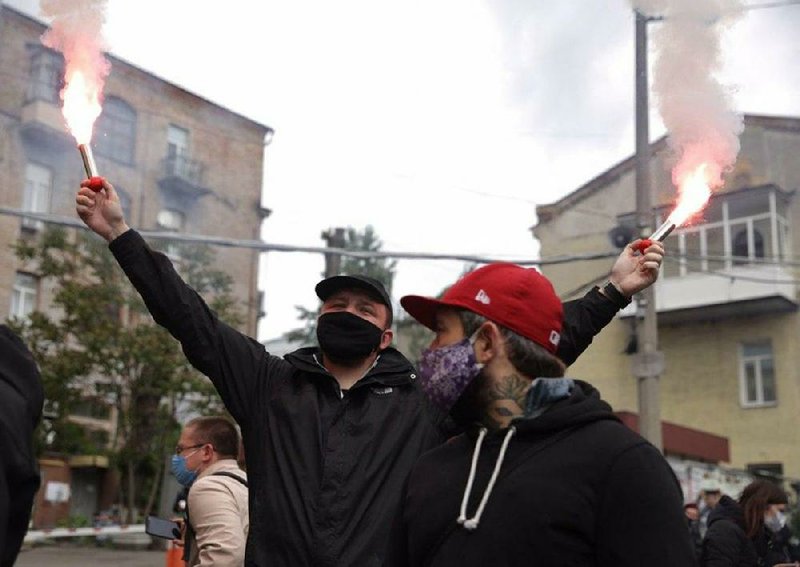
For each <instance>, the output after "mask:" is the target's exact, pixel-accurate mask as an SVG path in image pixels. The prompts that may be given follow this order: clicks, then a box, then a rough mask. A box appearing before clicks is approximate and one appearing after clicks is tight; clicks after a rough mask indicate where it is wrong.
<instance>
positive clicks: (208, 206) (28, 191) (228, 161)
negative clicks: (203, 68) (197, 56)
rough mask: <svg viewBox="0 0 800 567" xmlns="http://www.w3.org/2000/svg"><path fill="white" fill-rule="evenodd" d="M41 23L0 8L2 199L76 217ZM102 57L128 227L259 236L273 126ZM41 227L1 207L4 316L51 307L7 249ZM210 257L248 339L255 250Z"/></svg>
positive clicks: (106, 163) (98, 131)
mask: <svg viewBox="0 0 800 567" xmlns="http://www.w3.org/2000/svg"><path fill="white" fill-rule="evenodd" d="M45 30H46V26H45V25H43V24H42V23H40V22H38V21H36V20H35V19H32V18H30V17H28V16H26V15H24V14H22V13H20V12H18V11H16V10H13V9H11V8H9V7H7V6H2V5H0V206H3V207H5V208H7V209H12V210H21V211H32V212H37V213H50V214H55V215H61V216H65V217H72V218H76V219H77V217H76V215H75V205H74V198H75V192H76V190H77V187H78V184H79V183H80V181H81V180H82V179H84V178H85V173H84V171H83V167H82V162H81V159H80V156H79V154H78V152H77V149H76V146H75V142H74V140H73V139H72V137H71V136H70V135H69V134H68V133H67V131H66V128H65V125H64V120H63V118H62V116H61V109H60V108H61V102H60V99H59V91H60V89H61V87H62V86H63V85H62V80H63V65H64V62H63V59H62V57H61V55H60V54H59V53H57V52H54V51H52V50H50V49H47V48H45V47H44V46H43V45H42V44H41V41H40V37H41V36H42V34H43V33H44V32H45ZM108 58H109V60H110V62H111V73H110V75H109V76H108V79H107V81H106V85H105V89H104V96H105V98H104V101H103V112H102V114H101V116H100V117H99V119H98V120H97V122H96V124H95V128H94V136H93V140H92V146H93V149H94V157H95V160H96V162H97V166H98V170H99V172H100V173H101V175H103V176H105V177H107V178H108V179H109V180H110V181H111V182H112V183H113V184H114V186H115V188H116V189H117V191H118V193H119V195H120V198H121V200H122V204H123V207H124V209H125V212H126V217H127V219H128V223H129V224H130V225H131V226H132V227H134V228H137V229H141V230H156V231H162V232H163V231H170V232H176V233H191V234H196V235H206V236H212V237H226V238H232V239H243V240H258V239H259V238H260V228H261V223H262V220H263V218H264V216H265V214H264V211H265V209H263V208H262V207H261V193H262V177H263V155H264V146H265V143H267V142H268V141H269V139H270V137H271V135H272V130H271V129H270V128H269V127H267V126H264V125H262V124H259V123H257V122H255V121H253V120H250V119H248V118H246V117H244V116H241V115H239V114H237V113H235V112H232V111H230V110H227V109H225V108H223V107H221V106H219V105H216V104H213V103H212V102H210V101H208V100H206V99H204V98H203V97H201V96H198V95H196V94H194V93H191V92H188V91H187V90H185V89H183V88H181V87H179V86H177V85H175V84H172V83H169V82H168V81H165V80H163V79H161V78H159V77H157V76H155V75H153V74H151V73H148V72H146V71H144V70H142V69H140V68H138V67H136V66H134V65H132V64H129V63H127V62H125V61H122V60H120V59H118V58H115V57H113V56H108ZM43 228H44V225H43V224H42V222H41V221H38V220H33V219H29V218H20V217H18V216H13V215H9V214H3V215H0V242H2V243H3V246H0V317H1V318H2V319H5V318H6V317H14V316H15V317H26V316H27V315H28V314H29V313H30V312H31V311H33V310H48V309H49V305H50V300H51V298H52V294H53V289H49V288H48V285H50V284H48V283H46V282H44V281H41V280H40V278H39V277H38V276H37V274H36V271H35V268H34V269H31V267H30V266H29V265H25V264H23V263H21V262H20V261H19V260H18V259H17V258H16V257H15V255H14V252H13V250H12V249H11V247H10V245H11V244H12V243H13V242H15V241H16V240H17V239H19V238H21V237H22V238H36V236H37V235H38V234H39V233H40V231H41V230H42V229H43ZM215 261H216V264H215V266H214V267H215V268H216V269H219V270H222V271H224V272H226V273H227V274H229V275H230V276H232V280H233V289H232V293H233V295H234V297H236V298H237V299H238V300H239V301H240V304H239V308H240V312H241V313H242V314H243V315H244V323H243V325H242V329H241V330H242V331H244V332H246V333H248V334H249V335H251V336H255V334H256V327H257V322H258V317H259V316H260V314H261V299H262V297H261V294H260V293H259V291H258V289H257V273H258V252H257V251H254V250H246V249H240V248H228V249H225V251H224V254H217V255H216V258H215ZM75 421H77V422H80V423H81V424H83V425H84V426H86V427H87V428H89V429H90V430H92V431H94V432H96V433H97V434H98V435H99V436H106V437H111V435H110V433H111V430H112V429H113V427H114V423H115V416H114V415H113V413H109V412H107V411H105V409H104V408H102V407H99V406H98V404H97V403H94V401H90V403H87V404H86V412H85V415H76V416H75ZM68 460H71V462H80V459H78V460H77V461H76V460H75V459H74V458H71V459H68ZM91 462H92V463H96V459H95V460H91ZM93 466H94V465H93ZM80 474H83V472H81V473H80ZM73 476H75V474H73ZM62 477H63V475H62ZM61 480H62V481H63V478H61Z"/></svg>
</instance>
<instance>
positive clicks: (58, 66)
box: [28, 49, 64, 104]
mask: <svg viewBox="0 0 800 567" xmlns="http://www.w3.org/2000/svg"><path fill="white" fill-rule="evenodd" d="M63 69H64V60H63V59H62V58H61V56H60V55H58V54H57V53H55V52H53V51H49V50H47V49H37V50H36V51H35V52H34V53H33V55H32V56H31V67H30V80H29V82H28V101H29V102H31V101H34V100H43V101H45V102H50V103H53V104H58V101H59V92H60V91H61V86H62V85H61V77H62V76H63Z"/></svg>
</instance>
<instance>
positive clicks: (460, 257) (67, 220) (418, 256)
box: [0, 206, 800, 297]
mask: <svg viewBox="0 0 800 567" xmlns="http://www.w3.org/2000/svg"><path fill="white" fill-rule="evenodd" d="M0 215H9V216H15V217H20V218H28V219H32V220H37V221H41V222H44V223H47V224H54V225H59V226H66V227H70V228H78V229H82V230H89V229H88V227H86V225H85V224H83V222H82V221H80V220H78V219H75V218H72V217H65V216H61V215H54V214H49V213H34V212H30V211H21V210H19V209H14V208H11V207H4V206H0ZM139 232H140V234H141V235H142V236H144V237H147V238H152V239H156V240H169V241H172V242H185V243H192V244H209V245H214V246H221V247H225V248H246V249H250V250H256V251H259V252H302V253H311V254H331V253H333V254H341V255H342V256H347V257H350V258H359V259H368V260H369V259H384V258H397V259H414V260H456V261H461V262H471V263H474V264H489V263H492V262H509V263H512V264H518V265H520V266H554V265H559V264H569V263H572V262H586V261H591V260H603V259H608V258H616V257H617V256H618V255H619V252H617V251H606V252H589V253H585V254H565V255H560V256H551V257H549V258H540V259H538V260H532V259H530V258H524V259H514V258H511V259H509V258H504V257H489V256H476V255H472V254H438V253H433V252H392V251H384V250H376V251H363V250H347V249H344V248H327V247H322V246H297V245H292V244H275V243H269V242H264V241H263V240H248V239H237V238H227V237H222V236H204V235H197V234H181V233H177V232H165V231H154V230H139ZM682 259H692V260H703V259H705V260H718V261H724V260H737V259H740V258H737V257H734V256H689V255H678V256H667V257H665V260H666V261H668V262H675V261H680V260H682ZM747 263H748V264H754V263H755V264H762V265H768V266H769V265H772V266H793V267H798V266H800V262H791V261H786V262H784V261H776V260H770V259H765V258H753V259H747ZM697 273H702V274H710V275H715V276H719V277H724V278H728V279H730V280H742V281H752V282H756V283H767V284H773V285H775V284H788V285H800V280H797V279H785V280H776V279H768V278H759V277H758V276H748V275H739V274H731V273H728V272H724V271H721V270H706V271H702V272H697ZM606 277H608V274H607V273H606V274H604V275H603V276H602V277H597V278H595V279H593V280H591V281H590V282H588V283H586V284H584V285H582V286H580V287H579V288H576V289H574V290H572V291H571V292H569V293H568V294H565V296H564V297H571V296H572V295H574V294H575V293H578V291H580V290H581V289H585V288H586V287H588V286H590V285H593V284H595V283H596V282H597V281H599V280H602V279H604V278H606Z"/></svg>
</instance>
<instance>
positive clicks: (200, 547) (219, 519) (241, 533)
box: [187, 459, 250, 567]
mask: <svg viewBox="0 0 800 567" xmlns="http://www.w3.org/2000/svg"><path fill="white" fill-rule="evenodd" d="M221 471H225V472H230V473H233V474H235V475H236V476H238V477H240V478H242V479H244V480H247V474H246V473H245V472H244V471H243V470H242V469H240V468H239V466H238V465H237V464H236V461H235V460H234V459H223V460H221V461H217V462H216V463H214V464H213V465H211V466H210V467H208V468H207V469H206V470H204V471H203V472H201V473H200V475H199V476H198V477H197V480H195V481H194V484H192V488H191V489H190V490H189V500H188V510H189V519H190V521H191V524H192V527H193V528H194V534H195V541H191V542H189V544H190V545H191V548H190V555H189V562H188V563H187V566H189V567H197V566H200V567H210V566H212V565H213V566H214V567H242V566H243V565H244V548H245V542H246V541H247V531H248V529H249V528H250V519H249V516H248V512H247V487H246V486H244V485H243V484H242V483H241V482H239V481H238V480H236V479H233V478H230V477H227V476H211V475H213V473H216V472H221Z"/></svg>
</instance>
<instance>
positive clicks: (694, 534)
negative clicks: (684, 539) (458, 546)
mask: <svg viewBox="0 0 800 567" xmlns="http://www.w3.org/2000/svg"><path fill="white" fill-rule="evenodd" d="M683 513H684V514H686V524H687V525H688V527H689V537H691V538H692V545H693V546H694V550H695V553H696V554H697V557H698V558H699V557H700V551H701V549H702V543H703V537H702V536H701V535H700V510H699V509H698V507H697V504H695V503H694V502H688V503H686V504H684V505H683Z"/></svg>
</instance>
